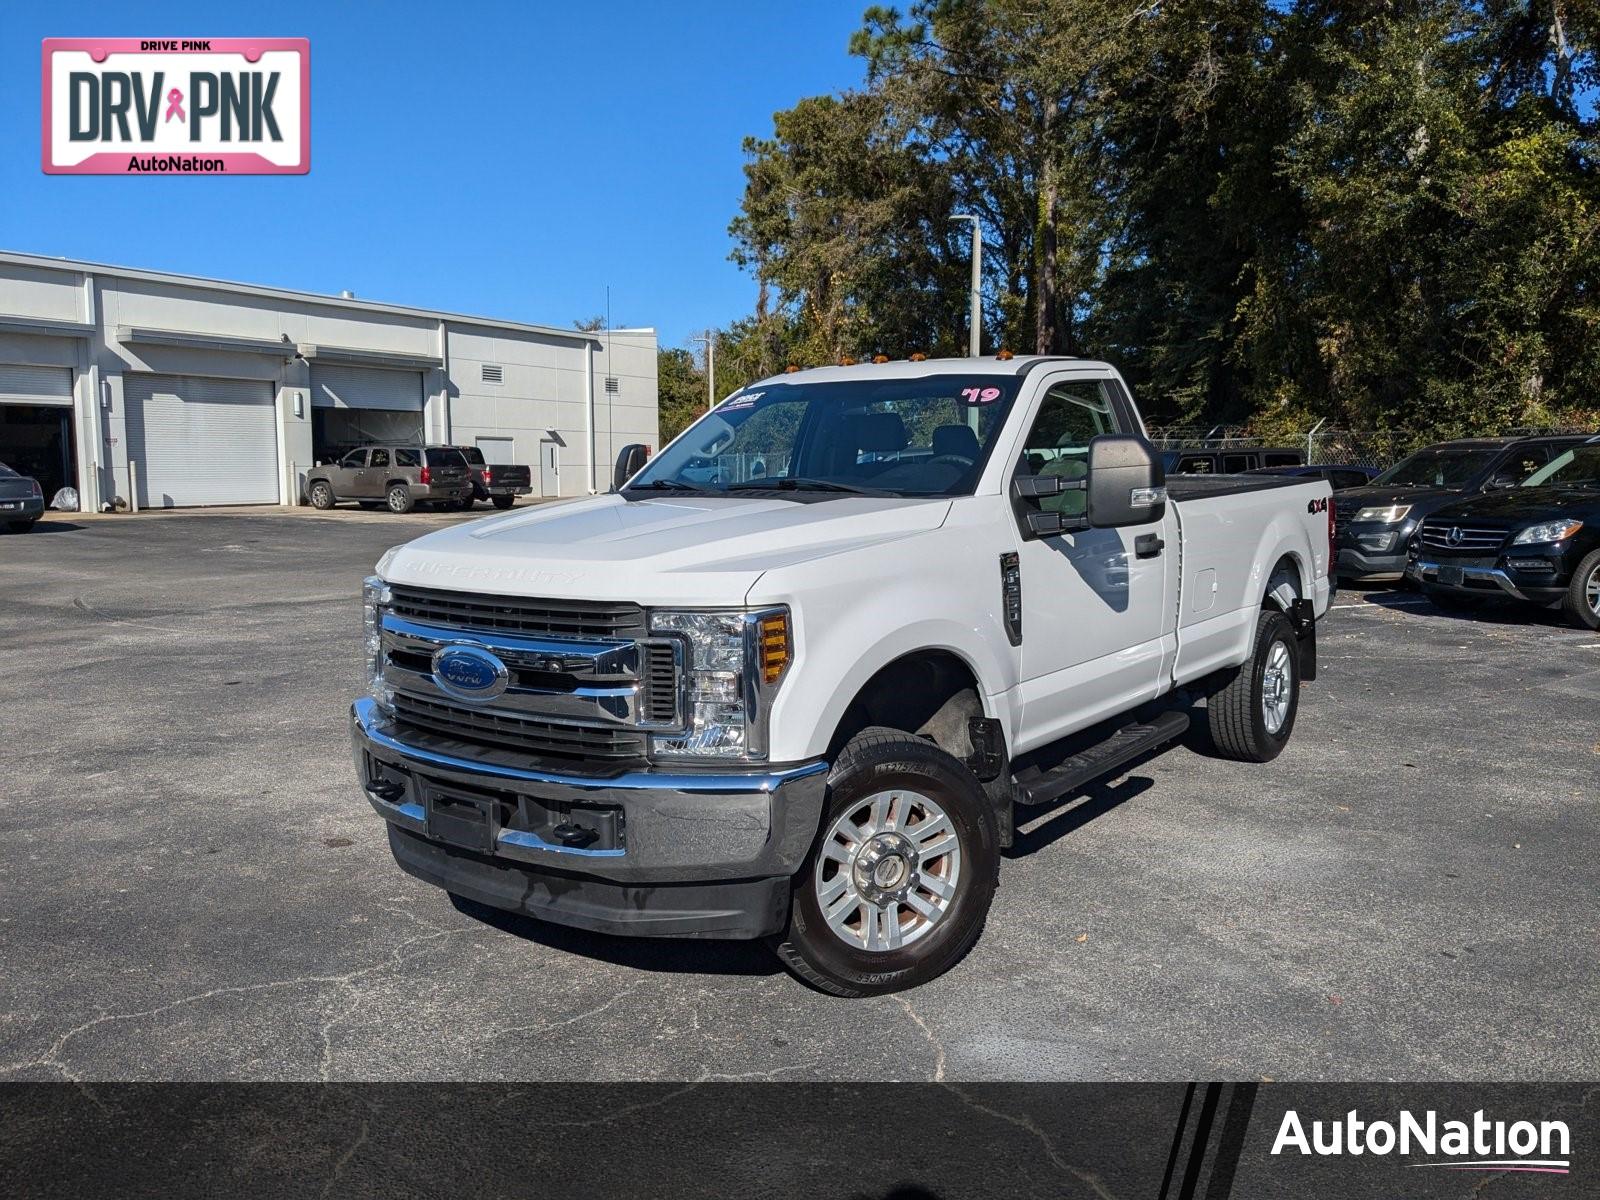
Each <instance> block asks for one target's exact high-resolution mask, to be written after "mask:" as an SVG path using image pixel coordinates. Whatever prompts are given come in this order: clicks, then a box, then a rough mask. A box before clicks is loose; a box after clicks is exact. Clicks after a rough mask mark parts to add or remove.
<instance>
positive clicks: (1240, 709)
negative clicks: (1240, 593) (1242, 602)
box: [1206, 608, 1300, 763]
mask: <svg viewBox="0 0 1600 1200" xmlns="http://www.w3.org/2000/svg"><path fill="white" fill-rule="evenodd" d="M1299 710H1300V649H1299V646H1298V645H1297V644H1296V643H1295V639H1294V626H1293V625H1291V624H1290V623H1289V618H1288V617H1286V616H1284V615H1283V614H1282V613H1281V612H1278V611H1276V610H1275V609H1270V608H1267V609H1262V610H1261V615H1260V616H1259V617H1258V618H1256V642H1255V651H1254V653H1252V654H1251V656H1250V660H1249V661H1248V662H1246V663H1245V664H1244V666H1242V667H1240V668H1239V670H1238V672H1237V673H1236V674H1235V675H1234V676H1233V678H1232V679H1230V680H1229V681H1228V684H1227V686H1226V687H1224V688H1223V689H1222V690H1221V691H1220V692H1217V693H1216V694H1214V695H1213V696H1212V697H1211V698H1210V699H1209V700H1207V701H1206V721H1207V723H1208V724H1209V726H1210V728H1211V744H1212V746H1213V747H1214V748H1215V749H1216V751H1217V753H1218V754H1220V755H1221V756H1222V757H1223V758H1231V759H1235V760H1237V761H1239V762H1257V763H1262V762H1271V761H1272V760H1273V759H1275V758H1277V757H1278V755H1279V754H1280V753H1282V752H1283V748H1284V746H1286V745H1288V743H1289V735H1290V734H1291V733H1293V732H1294V719H1295V715H1296V714H1297V713H1298V712H1299Z"/></svg>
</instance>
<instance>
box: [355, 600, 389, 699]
mask: <svg viewBox="0 0 1600 1200" xmlns="http://www.w3.org/2000/svg"><path fill="white" fill-rule="evenodd" d="M392 601H393V597H392V596H391V595H390V594H389V585H388V584H387V583H385V582H384V581H383V580H382V579H379V578H378V577H377V576H376V575H369V576H367V578H366V579H364V580H363V581H362V583H361V627H362V633H363V634H364V635H365V638H366V642H365V646H366V658H367V695H369V696H371V697H372V698H373V699H374V700H376V701H377V702H378V707H379V708H381V709H383V711H384V712H392V711H393V709H394V691H393V689H391V688H390V687H389V685H388V684H387V683H385V682H384V678H383V610H384V609H386V608H388V607H389V605H390V603H391V602H392Z"/></svg>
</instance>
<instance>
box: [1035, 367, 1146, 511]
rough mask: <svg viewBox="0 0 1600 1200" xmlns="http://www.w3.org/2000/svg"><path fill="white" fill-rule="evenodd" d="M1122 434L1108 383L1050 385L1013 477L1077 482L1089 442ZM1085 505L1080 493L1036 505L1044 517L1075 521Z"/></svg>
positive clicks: (1086, 467)
mask: <svg viewBox="0 0 1600 1200" xmlns="http://www.w3.org/2000/svg"><path fill="white" fill-rule="evenodd" d="M1126 432H1127V430H1125V429H1124V428H1123V426H1122V421H1121V419H1120V417H1119V415H1118V412H1117V406H1116V404H1115V403H1114V402H1113V395H1112V391H1111V384H1110V383H1109V381H1106V380H1098V379H1079V380H1070V381H1066V380H1064V381H1062V382H1061V383H1056V384H1052V385H1051V387H1050V389H1049V390H1048V391H1046V392H1045V394H1044V399H1042V400H1041V401H1039V411H1038V413H1037V415H1035V417H1034V418H1033V428H1031V429H1030V430H1028V436H1027V438H1026V440H1025V441H1024V442H1023V446H1022V456H1021V458H1020V459H1019V460H1018V462H1017V472H1016V473H1017V474H1019V475H1059V476H1061V477H1062V478H1064V479H1082V478H1083V477H1084V476H1085V475H1087V474H1088V473H1089V440H1090V439H1091V438H1095V437H1099V436H1100V435H1101V434H1104V433H1126ZM1087 500H1088V497H1087V496H1086V495H1085V494H1084V493H1083V492H1063V493H1061V494H1060V495H1059V496H1046V497H1044V498H1043V499H1042V500H1040V501H1039V506H1040V507H1041V508H1042V509H1044V511H1046V512H1058V513H1061V514H1062V515H1063V516H1068V517H1081V516H1082V515H1083V512H1084V506H1085V504H1086V503H1087Z"/></svg>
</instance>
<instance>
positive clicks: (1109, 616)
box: [1014, 373, 1177, 751]
mask: <svg viewBox="0 0 1600 1200" xmlns="http://www.w3.org/2000/svg"><path fill="white" fill-rule="evenodd" d="M1119 433H1120V434H1138V435H1142V433H1143V431H1142V430H1141V429H1140V428H1139V425H1138V421H1137V418H1136V417H1135V416H1134V414H1133V410H1132V407H1131V406H1130V405H1129V404H1128V402H1127V400H1126V398H1125V396H1124V394H1123V392H1122V389H1121V387H1120V386H1119V385H1118V384H1117V382H1116V381H1115V380H1112V379H1109V378H1106V377H1103V376H1102V377H1098V378H1097V377H1094V376H1090V375H1085V374H1081V373H1080V374H1077V375H1072V374H1060V375H1055V376H1051V377H1050V378H1048V379H1046V380H1045V382H1044V394H1043V396H1042V398H1041V399H1040V401H1039V407H1038V410H1037V412H1036V413H1035V414H1034V417H1033V422H1032V425H1031V427H1030V428H1029V430H1028V434H1027V437H1026V438H1025V440H1024V442H1023V445H1022V448H1021V450H1020V452H1019V453H1018V455H1017V461H1016V464H1015V469H1014V475H1026V474H1033V475H1059V476H1063V477H1065V478H1067V479H1083V478H1085V477H1086V476H1087V475H1088V461H1089V440H1090V439H1091V438H1093V437H1096V436H1098V435H1100V434H1119ZM1086 499H1087V497H1086V495H1085V493H1084V492H1082V491H1070V492H1063V493H1061V494H1060V495H1057V496H1050V497H1046V498H1044V499H1040V500H1035V501H1015V502H1014V503H1015V504H1016V505H1017V506H1018V515H1019V531H1024V530H1025V520H1024V519H1023V513H1024V512H1025V507H1024V506H1026V505H1031V504H1037V505H1039V506H1040V507H1042V508H1043V509H1045V510H1046V511H1054V512H1059V513H1061V514H1062V515H1063V516H1082V515H1083V513H1084V508H1085V503H1086ZM1176 553H1177V520H1176V517H1174V516H1172V515H1171V514H1170V511H1169V513H1168V514H1167V515H1164V516H1163V517H1162V519H1161V520H1160V521H1155V522H1152V523H1150V524H1148V525H1136V526H1130V527H1128V528H1124V529H1086V530H1081V531H1079V532H1076V533H1063V534H1055V535H1052V536H1050V537H1034V536H1029V535H1028V534H1027V533H1026V532H1022V536H1021V541H1020V543H1019V546H1018V558H1019V565H1020V567H1021V571H1022V672H1021V674H1022V684H1021V697H1022V717H1021V734H1020V736H1019V738H1018V741H1017V747H1016V748H1017V750H1019V751H1025V750H1029V749H1032V748H1034V747H1037V746H1041V745H1045V744H1047V743H1049V742H1052V741H1054V740H1055V739H1057V738H1059V737H1062V736H1064V735H1066V734H1068V733H1071V732H1074V731H1076V730H1078V729H1082V728H1084V727H1085V726H1088V725H1092V724H1094V723H1095V722H1096V721H1100V720H1103V719H1105V718H1107V717H1110V716H1113V715H1115V714H1117V713H1120V712H1123V711H1125V710H1126V709H1129V708H1132V707H1134V706H1136V705H1138V704H1140V703H1142V702H1144V701H1145V700H1149V699H1153V698H1154V697H1155V696H1156V695H1157V693H1158V691H1159V688H1160V681H1161V676H1162V671H1163V665H1164V656H1165V654H1166V650H1167V646H1166V642H1167V641H1168V640H1170V639H1168V638H1167V637H1166V636H1165V635H1166V632H1167V628H1168V626H1171V625H1173V624H1174V623H1175V619H1176V618H1175V614H1174V613H1173V612H1172V608H1173V606H1174V605H1175V603H1176V598H1175V597H1173V598H1172V600H1171V601H1170V602H1169V599H1168V597H1169V590H1170V587H1171V584H1170V582H1169V572H1170V571H1171V570H1173V566H1172V564H1173V563H1174V561H1175V558H1176Z"/></svg>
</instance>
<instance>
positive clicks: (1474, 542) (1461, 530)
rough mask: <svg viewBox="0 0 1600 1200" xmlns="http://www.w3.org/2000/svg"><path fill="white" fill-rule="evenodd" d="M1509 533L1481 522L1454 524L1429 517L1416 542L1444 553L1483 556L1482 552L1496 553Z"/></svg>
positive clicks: (1447, 519) (1448, 520)
mask: <svg viewBox="0 0 1600 1200" xmlns="http://www.w3.org/2000/svg"><path fill="white" fill-rule="evenodd" d="M1507 532H1508V530H1507V529H1506V528H1505V527H1504V526H1500V527H1495V526H1492V525H1486V524H1484V523H1483V522H1481V521H1474V522H1468V521H1457V520H1452V519H1451V518H1449V517H1429V518H1428V519H1427V520H1426V521H1424V522H1423V523H1422V532H1421V534H1419V535H1418V536H1419V540H1420V541H1421V542H1422V545H1423V548H1424V549H1427V550H1435V551H1440V552H1442V553H1445V554H1482V553H1483V552H1484V551H1485V550H1498V549H1500V547H1501V546H1502V545H1503V544H1504V543H1505V540H1506V534H1507Z"/></svg>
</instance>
